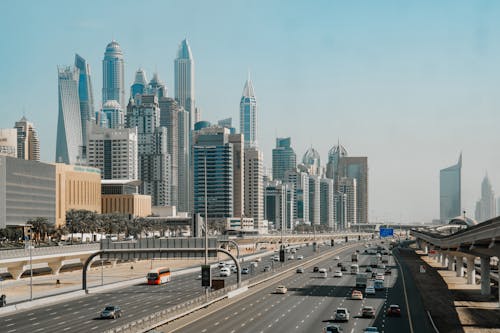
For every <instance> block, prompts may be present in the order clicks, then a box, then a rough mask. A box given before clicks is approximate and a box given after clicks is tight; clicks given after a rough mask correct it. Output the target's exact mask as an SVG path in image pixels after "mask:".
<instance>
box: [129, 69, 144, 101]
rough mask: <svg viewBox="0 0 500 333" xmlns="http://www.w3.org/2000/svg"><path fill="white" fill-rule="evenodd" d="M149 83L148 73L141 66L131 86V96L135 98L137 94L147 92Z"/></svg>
mask: <svg viewBox="0 0 500 333" xmlns="http://www.w3.org/2000/svg"><path fill="white" fill-rule="evenodd" d="M147 85H148V81H147V80H146V73H145V72H144V70H143V69H142V68H139V69H138V70H137V72H135V80H134V83H132V86H131V87H130V98H134V97H135V95H137V94H139V95H142V94H145V93H146V88H147Z"/></svg>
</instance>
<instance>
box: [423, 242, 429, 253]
mask: <svg viewBox="0 0 500 333" xmlns="http://www.w3.org/2000/svg"><path fill="white" fill-rule="evenodd" d="M424 254H429V245H427V243H424Z"/></svg>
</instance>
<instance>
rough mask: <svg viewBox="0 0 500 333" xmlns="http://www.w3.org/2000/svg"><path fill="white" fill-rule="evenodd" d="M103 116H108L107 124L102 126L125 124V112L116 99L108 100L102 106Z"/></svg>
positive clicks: (120, 125) (112, 126)
mask: <svg viewBox="0 0 500 333" xmlns="http://www.w3.org/2000/svg"><path fill="white" fill-rule="evenodd" d="M102 113H103V115H102V116H105V117H106V120H107V121H106V125H101V126H100V127H108V128H123V126H124V124H125V114H124V113H123V110H122V107H121V106H120V103H118V102H117V101H115V100H111V101H106V103H104V104H103V106H102Z"/></svg>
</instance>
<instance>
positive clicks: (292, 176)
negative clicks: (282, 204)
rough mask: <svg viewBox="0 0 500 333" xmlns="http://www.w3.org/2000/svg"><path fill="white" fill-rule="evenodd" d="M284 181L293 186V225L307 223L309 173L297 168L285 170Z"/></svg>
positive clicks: (308, 221) (308, 219)
mask: <svg viewBox="0 0 500 333" xmlns="http://www.w3.org/2000/svg"><path fill="white" fill-rule="evenodd" d="M284 181H285V182H287V183H290V184H291V185H292V186H293V190H294V192H293V202H294V207H293V226H292V229H293V228H294V227H295V225H296V224H298V223H305V224H309V223H310V222H311V221H310V218H309V175H308V174H307V173H306V172H302V171H300V170H298V169H293V170H288V171H286V172H285V180H284Z"/></svg>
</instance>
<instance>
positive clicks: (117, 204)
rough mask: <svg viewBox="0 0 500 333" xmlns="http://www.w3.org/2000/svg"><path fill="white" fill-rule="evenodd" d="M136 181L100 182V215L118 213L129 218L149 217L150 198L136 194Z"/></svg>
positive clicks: (138, 182) (137, 184)
mask: <svg viewBox="0 0 500 333" xmlns="http://www.w3.org/2000/svg"><path fill="white" fill-rule="evenodd" d="M139 185H140V181H138V180H128V179H123V180H102V181H101V198H102V213H103V214H111V213H119V214H123V215H127V216H129V217H130V218H134V217H146V216H149V215H151V196H150V195H142V194H138V186H139Z"/></svg>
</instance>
